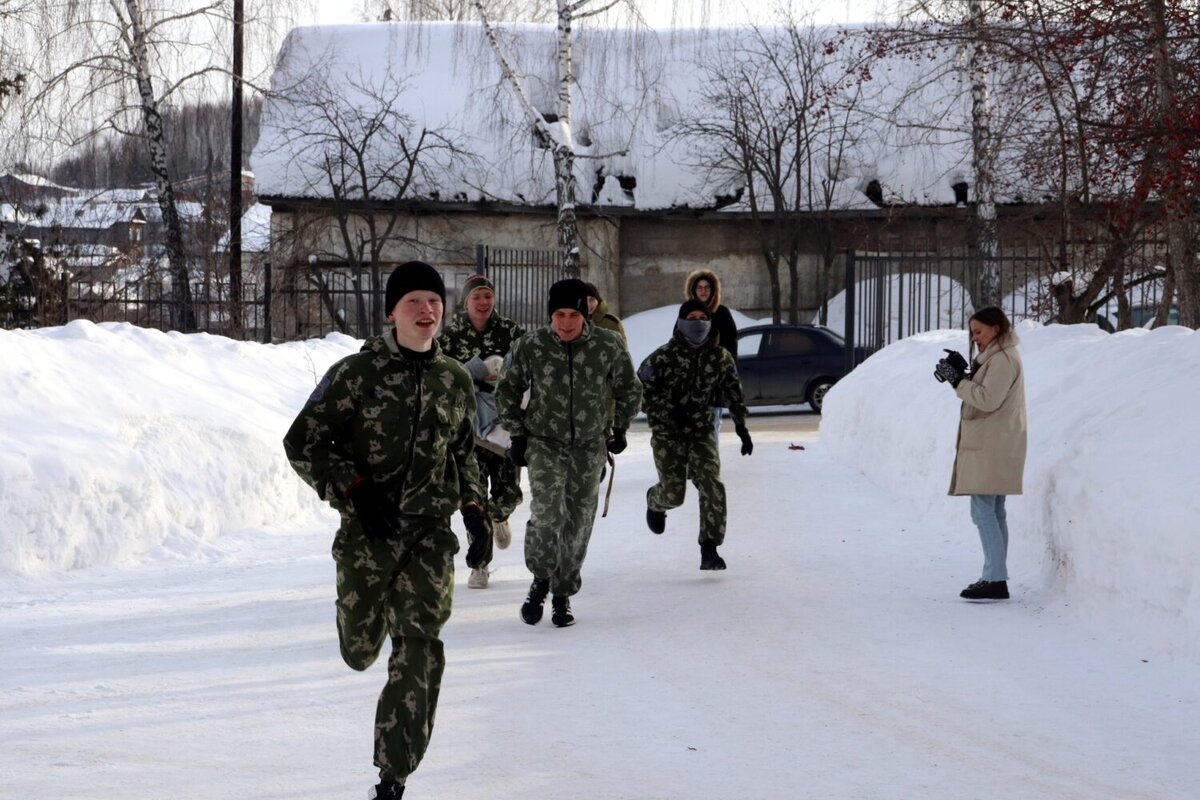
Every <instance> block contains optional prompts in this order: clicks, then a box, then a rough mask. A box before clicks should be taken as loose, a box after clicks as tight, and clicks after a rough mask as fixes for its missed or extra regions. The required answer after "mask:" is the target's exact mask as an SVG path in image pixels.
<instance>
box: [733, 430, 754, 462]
mask: <svg viewBox="0 0 1200 800" xmlns="http://www.w3.org/2000/svg"><path fill="white" fill-rule="evenodd" d="M733 430H734V431H735V432H736V433H737V435H738V438H739V439H741V440H742V455H744V456H748V455H750V454H751V453H753V452H754V442H752V441H750V431H748V430H746V426H745V425H734V426H733Z"/></svg>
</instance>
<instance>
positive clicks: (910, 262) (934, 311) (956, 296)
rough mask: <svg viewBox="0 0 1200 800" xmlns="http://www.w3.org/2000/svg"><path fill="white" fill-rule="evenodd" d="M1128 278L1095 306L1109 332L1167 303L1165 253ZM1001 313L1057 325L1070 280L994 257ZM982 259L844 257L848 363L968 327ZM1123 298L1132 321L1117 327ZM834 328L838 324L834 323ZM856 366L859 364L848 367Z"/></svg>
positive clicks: (1146, 259)
mask: <svg viewBox="0 0 1200 800" xmlns="http://www.w3.org/2000/svg"><path fill="white" fill-rule="evenodd" d="M1073 247H1074V248H1075V251H1073V252H1072V256H1073V257H1074V258H1075V259H1080V260H1079V261H1076V262H1075V263H1088V262H1087V261H1086V255H1085V254H1086V248H1087V247H1090V245H1088V244H1087V243H1084V244H1080V245H1074V246H1073ZM1139 256H1140V257H1139V258H1137V259H1134V260H1132V261H1130V263H1128V264H1127V265H1126V268H1125V271H1124V272H1123V273H1122V274H1121V275H1119V276H1117V277H1115V278H1113V279H1110V280H1109V281H1108V283H1107V285H1106V287H1105V291H1104V292H1103V293H1102V294H1101V295H1100V297H1099V299H1098V300H1097V301H1096V303H1095V304H1094V305H1095V307H1096V308H1095V321H1096V323H1097V324H1098V325H1100V327H1102V328H1104V329H1105V330H1108V331H1110V332H1112V331H1115V330H1117V329H1119V328H1121V327H1142V326H1143V325H1145V324H1147V323H1148V322H1150V321H1151V320H1153V319H1154V317H1155V315H1156V314H1157V313H1158V310H1159V308H1160V306H1161V304H1162V302H1163V293H1164V291H1165V288H1166V287H1165V272H1164V270H1163V267H1162V266H1161V262H1162V258H1161V248H1160V247H1159V243H1157V242H1148V243H1146V244H1145V245H1144V247H1143V248H1142V249H1141V251H1140V253H1139ZM996 262H997V266H998V269H999V278H1000V297H1001V301H1000V306H1001V307H1002V308H1003V309H1004V310H1005V312H1006V313H1007V314H1008V316H1009V318H1010V319H1012V320H1013V321H1014V322H1017V321H1020V320H1024V319H1032V320H1036V321H1039V322H1053V321H1056V320H1057V317H1058V313H1059V305H1058V301H1057V299H1056V297H1055V291H1056V287H1057V286H1061V285H1062V282H1063V281H1064V280H1068V279H1071V278H1070V275H1069V273H1065V272H1064V271H1056V270H1055V269H1054V267H1055V264H1054V262H1053V261H1051V260H1049V259H1048V258H1047V257H1046V255H1045V254H1037V253H1029V252H1027V253H1021V252H1016V253H1012V252H1010V253H1005V254H1001V255H999V256H998V257H997V258H996ZM978 263H979V262H978V260H977V259H976V258H974V257H972V256H970V255H961V254H943V253H861V252H855V251H850V252H849V253H847V256H846V281H845V319H844V335H845V338H846V341H847V344H848V347H847V354H848V355H847V358H848V359H855V360H861V358H863V357H865V355H869V354H870V353H873V352H875V351H876V350H879V349H880V348H882V347H884V346H886V345H888V344H890V343H892V342H895V341H898V340H899V339H903V338H905V337H907V336H911V335H913V334H916V333H922V332H924V331H929V330H936V329H939V328H966V327H967V325H968V321H969V320H970V317H971V315H972V314H974V313H975V310H976V308H977V307H978V305H979V302H978V298H979V296H980V281H979V274H978ZM1122 296H1123V297H1124V301H1125V303H1126V305H1127V309H1128V313H1129V319H1128V322H1127V324H1124V325H1123V324H1122V323H1121V322H1120V320H1119V316H1120V315H1119V314H1118V305H1119V298H1121V297H1122ZM831 323H833V324H835V325H836V322H834V321H833V320H832V319H831ZM847 366H848V367H852V366H853V364H848V365H847Z"/></svg>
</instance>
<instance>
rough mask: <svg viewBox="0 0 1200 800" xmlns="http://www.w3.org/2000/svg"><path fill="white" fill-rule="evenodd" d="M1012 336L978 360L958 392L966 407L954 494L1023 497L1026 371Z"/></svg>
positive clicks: (960, 428) (960, 429)
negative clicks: (1019, 495) (1020, 495)
mask: <svg viewBox="0 0 1200 800" xmlns="http://www.w3.org/2000/svg"><path fill="white" fill-rule="evenodd" d="M1017 344H1018V340H1017V336H1016V334H1015V333H1013V332H1011V331H1010V332H1009V333H1008V335H1007V336H1005V337H1004V338H1003V339H1002V340H997V341H995V342H993V343H992V344H991V345H990V346H989V347H988V348H987V349H986V350H984V351H983V352H982V353H980V354H979V357H978V358H977V359H976V360H977V362H978V364H979V367H978V369H977V370H976V371H975V372H974V374H972V375H971V377H970V378H969V379H966V380H963V381H962V382H960V383H959V384H958V388H957V389H955V390H954V393H955V394H957V395H958V396H959V397H960V398H961V399H962V401H963V403H962V417H961V419H960V421H959V423H958V443H957V445H956V454H955V457H954V473H953V474H952V475H951V476H950V494H955V495H961V494H1004V495H1008V494H1021V479H1022V477H1023V475H1024V472H1025V446H1026V445H1025V442H1026V434H1027V431H1028V421H1027V419H1026V416H1025V370H1024V368H1023V367H1022V366H1021V356H1020V354H1019V353H1018V352H1017Z"/></svg>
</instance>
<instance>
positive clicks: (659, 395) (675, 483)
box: [638, 300, 754, 570]
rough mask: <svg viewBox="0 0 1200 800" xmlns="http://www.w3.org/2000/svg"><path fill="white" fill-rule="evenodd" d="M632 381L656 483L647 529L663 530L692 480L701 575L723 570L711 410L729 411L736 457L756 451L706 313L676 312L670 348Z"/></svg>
mask: <svg viewBox="0 0 1200 800" xmlns="http://www.w3.org/2000/svg"><path fill="white" fill-rule="evenodd" d="M638 377H639V378H640V379H641V381H642V386H643V394H642V409H643V410H644V411H645V412H646V418H647V421H648V422H649V423H650V447H651V449H652V450H653V452H654V466H655V468H656V469H657V470H658V483H656V484H654V485H653V486H651V487H650V490H649V491H647V492H646V524H647V525H649V527H650V530H651V531H653V532H654V533H662V532H663V531H664V530H665V529H666V524H667V514H666V512H667V511H669V510H671V509H672V508H676V507H677V506H680V505H682V504H683V497H684V492H685V490H686V488H687V479H688V478H691V479H692V483H693V484H694V485H695V487H696V491H698V492H699V493H700V569H704V570H720V569H725V560H724V559H723V558H721V556H720V554H719V553H718V552H717V548H718V547H720V546H721V545H722V544H723V543H724V541H725V519H726V505H725V485H724V484H723V483H722V482H721V457H720V455H719V453H718V451H717V436H716V431H714V430H713V426H712V416H711V414H712V411H711V409H712V408H713V407H714V406H725V407H727V408H728V409H729V413H730V416H731V417H733V422H734V425H735V426H736V430H737V435H738V438H739V439H741V440H742V449H741V452H742V455H744V456H747V455H750V454H751V453H752V452H753V451H754V443H753V442H752V441H751V439H750V431H749V430H747V429H746V401H745V396H744V394H743V392H742V382H741V381H740V380H738V376H737V369H736V367H735V366H734V363H733V358H732V357H731V356H730V355H729V353H728V352H727V351H726V350H725V349H724V348H722V347H720V346H719V345H718V340H717V334H716V333H715V332H714V331H713V330H712V323H711V321H710V319H709V311H708V306H707V305H705V304H704V303H702V302H701V301H699V300H688V301H687V302H685V303H684V304H683V305H682V306H680V308H679V318H678V319H677V320H676V322H675V332H674V334H673V335H672V336H671V341H669V342H667V343H666V344H665V345H663V346H662V347H660V348H658V349H657V350H655V351H654V352H653V353H651V354H650V355H649V356H647V358H646V360H645V361H643V362H642V364H641V366H640V367H638Z"/></svg>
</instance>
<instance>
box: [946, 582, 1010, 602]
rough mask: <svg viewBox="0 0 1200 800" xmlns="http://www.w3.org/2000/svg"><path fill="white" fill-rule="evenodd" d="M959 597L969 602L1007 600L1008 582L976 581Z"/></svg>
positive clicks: (960, 593)
mask: <svg viewBox="0 0 1200 800" xmlns="http://www.w3.org/2000/svg"><path fill="white" fill-rule="evenodd" d="M958 596H959V597H962V598H965V599H967V600H1007V599H1008V581H975V582H974V583H972V584H971V585H970V586H968V587H967V588H965V589H963V590H962V591H961V592H959V593H958Z"/></svg>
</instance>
